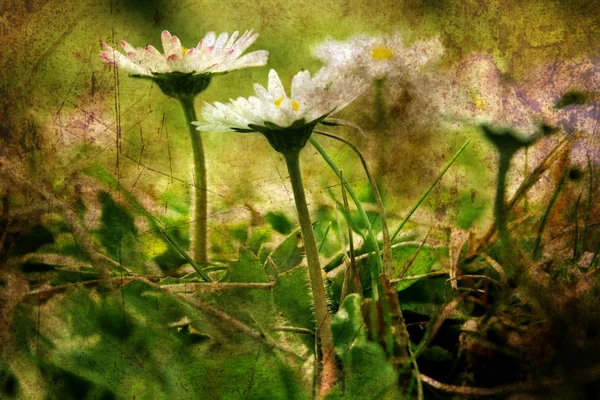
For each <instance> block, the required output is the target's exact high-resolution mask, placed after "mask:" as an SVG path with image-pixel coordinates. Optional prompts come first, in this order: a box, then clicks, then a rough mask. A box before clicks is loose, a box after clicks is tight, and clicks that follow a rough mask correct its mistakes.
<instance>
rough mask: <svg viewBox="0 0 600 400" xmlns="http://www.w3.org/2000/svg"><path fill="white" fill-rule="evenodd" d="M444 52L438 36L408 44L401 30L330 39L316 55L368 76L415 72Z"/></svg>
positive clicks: (392, 75) (332, 63) (374, 77)
mask: <svg viewBox="0 0 600 400" xmlns="http://www.w3.org/2000/svg"><path fill="white" fill-rule="evenodd" d="M443 53H444V49H443V47H442V44H441V42H440V40H439V39H437V38H436V39H432V40H426V41H419V42H416V43H414V44H413V45H412V46H410V47H405V46H404V43H403V41H402V37H401V36H400V34H398V33H395V34H392V35H387V36H367V35H359V36H355V37H353V38H351V39H349V40H346V41H343V42H340V41H335V40H331V39H328V40H326V41H325V42H324V43H322V44H320V45H318V46H316V47H315V48H314V49H313V54H314V56H315V57H316V58H318V59H320V60H321V61H322V62H323V63H324V64H325V65H326V66H332V67H334V68H337V69H346V70H350V71H353V72H354V73H357V74H360V75H362V76H364V77H365V78H367V79H383V78H385V77H394V76H399V75H405V74H411V73H413V72H414V71H415V70H417V69H418V68H419V67H421V66H422V65H423V64H425V63H427V62H429V61H432V60H434V59H437V58H439V57H441V56H442V54H443Z"/></svg>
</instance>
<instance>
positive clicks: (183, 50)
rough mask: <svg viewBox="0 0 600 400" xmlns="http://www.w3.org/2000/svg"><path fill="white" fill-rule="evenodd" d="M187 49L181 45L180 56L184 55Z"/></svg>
mask: <svg viewBox="0 0 600 400" xmlns="http://www.w3.org/2000/svg"><path fill="white" fill-rule="evenodd" d="M188 50H189V49H188V48H187V47H183V46H181V55H182V56H185V55H186V53H187V52H188Z"/></svg>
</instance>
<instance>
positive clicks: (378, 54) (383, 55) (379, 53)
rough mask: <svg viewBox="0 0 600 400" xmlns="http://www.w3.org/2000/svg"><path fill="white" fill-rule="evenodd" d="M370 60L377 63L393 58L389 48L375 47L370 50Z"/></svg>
mask: <svg viewBox="0 0 600 400" xmlns="http://www.w3.org/2000/svg"><path fill="white" fill-rule="evenodd" d="M371 58H372V59H373V60H377V61H383V60H389V59H390V58H394V52H393V51H392V49H390V48H389V47H383V46H379V47H375V48H374V49H373V50H371Z"/></svg>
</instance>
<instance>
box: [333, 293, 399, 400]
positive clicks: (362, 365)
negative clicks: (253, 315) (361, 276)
mask: <svg viewBox="0 0 600 400" xmlns="http://www.w3.org/2000/svg"><path fill="white" fill-rule="evenodd" d="M331 330H332V333H333V340H334V345H335V350H336V354H337V355H338V356H339V357H340V358H341V359H342V363H343V366H344V376H343V380H344V382H343V384H342V385H339V386H338V387H336V389H335V390H334V391H333V392H332V393H331V394H330V395H328V396H327V399H342V398H343V399H372V398H387V397H386V396H389V398H398V397H397V396H399V393H398V386H397V385H398V381H397V374H396V372H395V371H394V368H393V366H392V365H391V363H389V362H388V360H387V356H386V354H385V351H384V350H383V349H382V348H381V346H379V344H377V343H373V342H369V341H368V340H367V336H366V331H365V327H364V322H363V315H362V312H361V298H360V296H359V295H357V294H351V295H349V296H348V297H346V299H345V300H344V302H343V303H342V306H341V307H340V309H339V311H338V312H337V313H336V314H335V316H334V317H333V320H332V322H331ZM342 388H343V389H342Z"/></svg>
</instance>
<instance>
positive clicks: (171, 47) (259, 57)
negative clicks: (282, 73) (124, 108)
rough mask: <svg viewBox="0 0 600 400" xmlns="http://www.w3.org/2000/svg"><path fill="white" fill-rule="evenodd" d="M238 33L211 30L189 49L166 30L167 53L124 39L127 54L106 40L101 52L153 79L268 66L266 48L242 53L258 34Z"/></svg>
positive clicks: (109, 60)
mask: <svg viewBox="0 0 600 400" xmlns="http://www.w3.org/2000/svg"><path fill="white" fill-rule="evenodd" d="M238 35H239V32H238V31H235V32H233V34H232V35H231V37H230V36H229V34H228V33H226V32H224V33H221V34H220V35H218V36H217V35H216V34H215V33H214V32H209V33H207V34H206V35H205V36H204V38H203V39H202V40H200V42H198V45H197V46H196V47H192V48H189V49H188V48H185V47H183V46H182V45H181V42H180V41H179V38H178V37H177V36H172V35H171V34H170V33H169V32H168V31H163V32H162V35H161V39H162V47H163V51H164V54H162V53H161V52H160V51H158V50H157V49H156V48H155V47H153V46H151V45H147V46H146V47H138V48H135V47H133V46H131V45H130V44H129V43H127V42H125V41H124V40H122V41H121V42H120V44H121V47H123V50H124V51H125V55H123V54H121V53H120V52H118V51H116V50H113V48H112V47H110V46H109V45H108V44H106V43H104V42H103V43H102V46H103V47H104V51H102V52H101V53H100V58H101V59H102V60H103V61H104V62H106V63H108V64H113V65H117V66H118V67H119V68H121V69H122V70H124V71H127V72H129V73H131V74H133V75H137V76H142V77H149V78H153V77H154V76H155V75H156V74H168V73H183V74H209V73H222V72H227V71H231V70H235V69H239V68H246V67H258V66H262V65H265V64H266V63H267V58H268V56H269V52H268V51H266V50H258V51H254V52H252V53H248V54H245V55H243V56H242V53H244V51H246V49H248V47H250V46H251V45H252V44H253V43H254V42H255V41H256V39H257V38H258V33H253V32H252V31H246V32H244V34H243V35H242V36H241V37H240V38H239V39H238Z"/></svg>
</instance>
